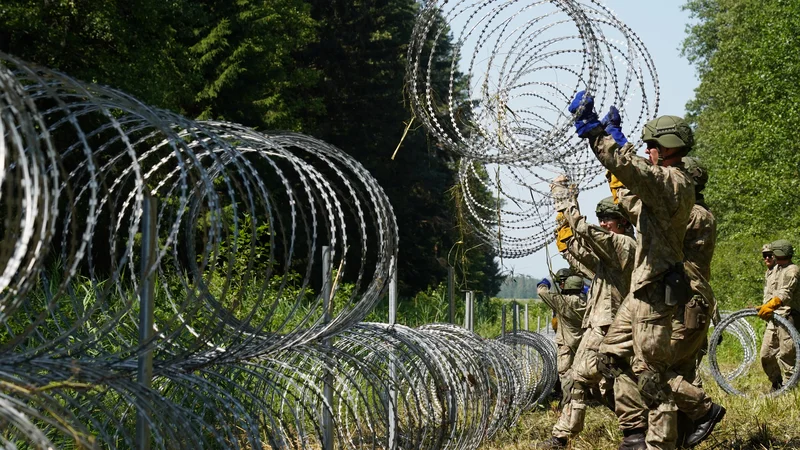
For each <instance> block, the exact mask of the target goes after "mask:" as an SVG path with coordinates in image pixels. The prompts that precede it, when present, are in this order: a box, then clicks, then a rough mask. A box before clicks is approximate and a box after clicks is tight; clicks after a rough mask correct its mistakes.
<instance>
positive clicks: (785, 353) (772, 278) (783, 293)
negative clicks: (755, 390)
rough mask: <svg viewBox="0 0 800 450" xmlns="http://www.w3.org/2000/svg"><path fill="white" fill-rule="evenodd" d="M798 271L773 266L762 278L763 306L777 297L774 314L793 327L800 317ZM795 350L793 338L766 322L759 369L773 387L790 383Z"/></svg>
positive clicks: (780, 328) (788, 266)
mask: <svg viewBox="0 0 800 450" xmlns="http://www.w3.org/2000/svg"><path fill="white" fill-rule="evenodd" d="M798 276H800V269H798V267H797V266H796V265H794V264H788V265H786V266H783V267H781V266H780V265H778V264H776V265H775V267H773V268H772V270H769V271H767V274H766V276H765V278H766V283H765V287H764V302H767V301H769V300H770V299H772V298H774V297H777V298H779V299H780V300H781V306H780V307H779V308H778V309H776V310H775V313H776V314H780V315H781V316H783V317H785V318H787V319H789V321H790V322H792V323H793V324H794V325H795V326H798V323H797V322H796V321H795V320H794V319H795V317H800V289H798V288H797V285H798ZM795 353H796V351H795V347H794V341H793V340H792V336H791V335H790V334H789V332H787V331H786V330H785V329H784V328H783V327H781V326H777V325H775V322H773V321H769V323H767V329H766V331H765V332H764V340H763V341H762V342H761V355H760V356H761V366H762V367H763V368H764V372H765V373H766V374H767V376H768V377H769V379H770V381H771V382H772V383H773V385H775V386H777V385H780V384H781V383H783V382H786V381H788V380H789V378H791V377H792V374H793V373H794V363H795V356H796V355H795Z"/></svg>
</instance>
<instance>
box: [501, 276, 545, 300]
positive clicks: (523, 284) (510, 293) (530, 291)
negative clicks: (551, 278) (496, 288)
mask: <svg viewBox="0 0 800 450" xmlns="http://www.w3.org/2000/svg"><path fill="white" fill-rule="evenodd" d="M540 281H542V279H541V278H534V277H532V276H530V275H514V276H513V277H512V276H508V277H506V279H505V281H504V282H503V284H502V285H501V286H500V293H499V294H497V297H498V298H519V299H526V298H539V296H538V295H537V294H536V284H537V283H539V282H540Z"/></svg>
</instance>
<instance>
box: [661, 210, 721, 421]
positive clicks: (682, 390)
mask: <svg viewBox="0 0 800 450" xmlns="http://www.w3.org/2000/svg"><path fill="white" fill-rule="evenodd" d="M716 235H717V221H716V219H715V218H714V215H713V214H711V211H709V210H708V209H707V207H706V206H705V205H703V204H695V205H694V207H692V213H691V215H690V216H689V224H688V226H687V227H686V237H685V238H684V245H683V250H684V258H685V259H684V263H683V267H684V270H685V272H686V275H687V277H688V279H689V285H690V286H691V288H692V293H693V296H692V298H691V300H689V302H688V303H687V304H686V305H683V306H681V307H679V308H678V312H677V314H676V315H675V320H674V321H673V323H672V339H671V341H670V346H671V347H672V354H673V362H672V367H671V369H670V371H669V372H668V378H669V381H668V383H669V386H670V388H671V389H672V393H673V396H674V398H675V403H676V405H677V406H678V408H679V409H680V410H681V411H682V412H684V413H685V414H686V415H687V416H689V418H690V419H691V420H693V421H696V420H698V419H700V418H701V417H703V416H704V415H705V414H706V413H708V411H709V410H710V409H711V404H712V402H711V398H710V397H709V396H708V395H707V394H706V393H705V391H704V390H703V388H702V387H701V386H699V385H698V384H696V383H695V377H696V375H697V361H698V359H699V355H700V354H701V352H702V351H703V350H704V349H705V348H706V346H707V345H708V338H707V336H708V326H709V324H710V320H711V317H712V315H713V314H714V311H715V310H716V299H715V297H714V292H713V291H712V290H711V285H709V279H710V278H711V258H712V257H713V255H714V247H715V245H716Z"/></svg>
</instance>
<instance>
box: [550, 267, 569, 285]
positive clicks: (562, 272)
mask: <svg viewBox="0 0 800 450" xmlns="http://www.w3.org/2000/svg"><path fill="white" fill-rule="evenodd" d="M570 275H572V272H571V271H570V270H569V269H558V272H556V276H555V277H554V278H555V279H556V282H558V283H560V282H562V281H564V280H566V279H567V277H569V276H570Z"/></svg>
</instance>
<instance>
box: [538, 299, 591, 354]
mask: <svg viewBox="0 0 800 450" xmlns="http://www.w3.org/2000/svg"><path fill="white" fill-rule="evenodd" d="M536 292H537V293H538V294H539V298H540V299H542V301H543V302H545V304H547V306H549V307H550V308H552V309H553V311H554V312H555V313H556V317H557V318H558V330H557V331H556V345H566V346H568V347H569V348H571V349H572V350H577V349H578V344H580V342H581V336H582V335H583V329H582V328H581V324H582V323H583V316H584V314H585V313H586V297H585V296H584V295H583V294H580V295H573V294H559V293H556V292H551V291H550V290H548V289H547V287H545V286H539V287H538V288H536Z"/></svg>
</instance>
